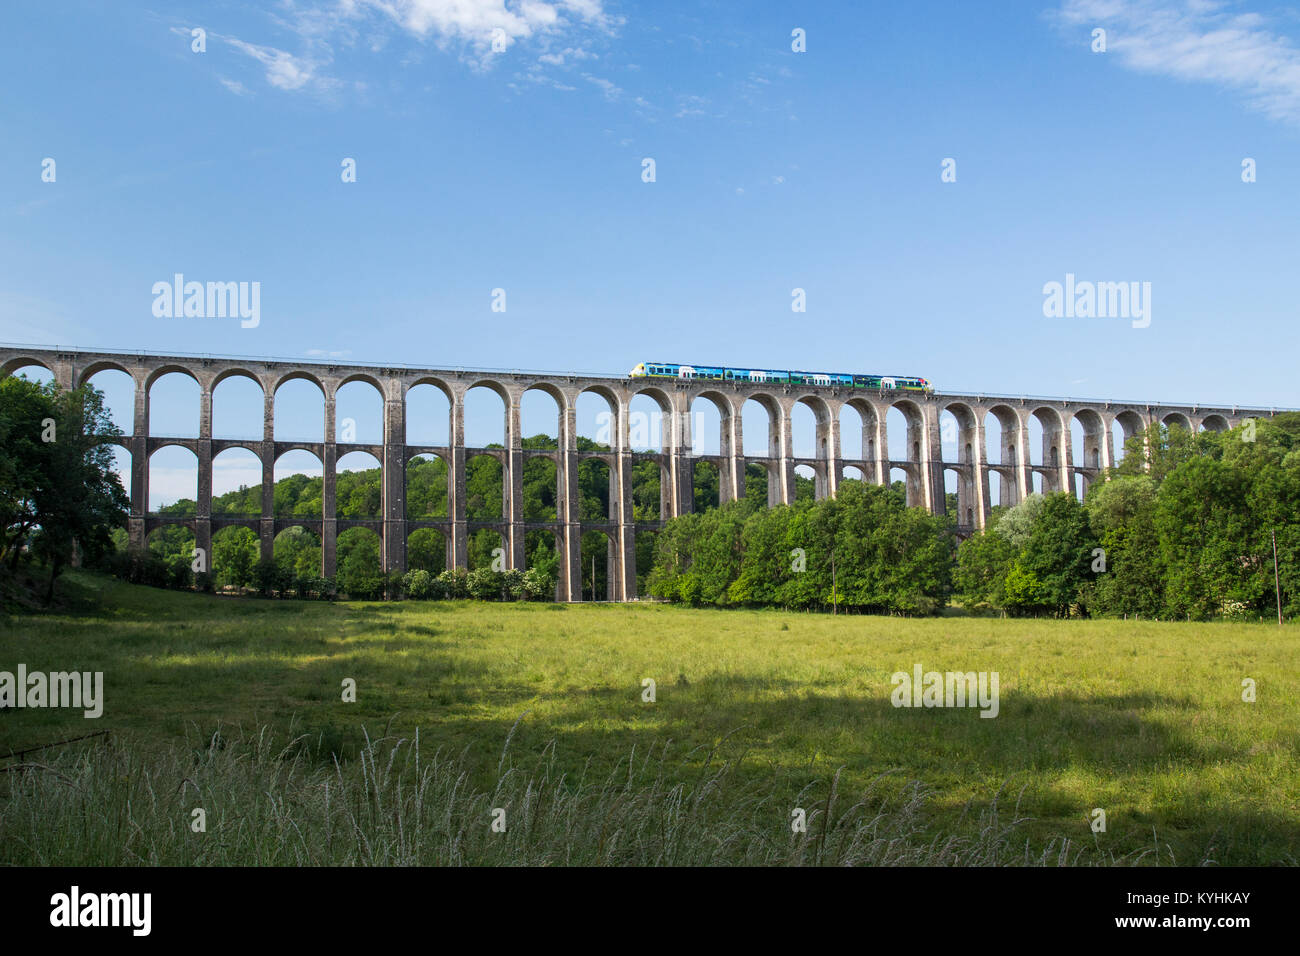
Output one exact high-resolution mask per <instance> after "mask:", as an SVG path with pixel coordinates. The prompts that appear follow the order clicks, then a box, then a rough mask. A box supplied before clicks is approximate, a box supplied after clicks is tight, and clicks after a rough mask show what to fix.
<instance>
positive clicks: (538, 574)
mask: <svg viewBox="0 0 1300 956" xmlns="http://www.w3.org/2000/svg"><path fill="white" fill-rule="evenodd" d="M523 591H524V597H525V599H527V600H529V601H550V600H552V599H553V598H554V597H555V580H554V578H553V577H552V576H551V575H550V574H548V573H547V572H546V571H545V570H543V569H542V568H537V567H533V568H529V569H528V570H527V571H525V572H524V579H523Z"/></svg>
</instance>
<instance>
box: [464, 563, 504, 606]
mask: <svg viewBox="0 0 1300 956" xmlns="http://www.w3.org/2000/svg"><path fill="white" fill-rule="evenodd" d="M466 588H467V589H468V591H469V596H470V597H472V598H475V599H476V600H479V601H499V600H501V597H502V595H503V594H504V592H505V573H504V572H502V571H493V570H492V569H491V568H476V569H475V570H473V571H471V572H470V573H469V577H468V579H467V581H466Z"/></svg>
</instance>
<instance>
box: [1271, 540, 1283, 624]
mask: <svg viewBox="0 0 1300 956" xmlns="http://www.w3.org/2000/svg"><path fill="white" fill-rule="evenodd" d="M1268 536H1269V537H1270V538H1272V539H1273V593H1274V594H1275V595H1276V596H1277V626H1278V627H1281V626H1282V584H1281V581H1280V580H1279V578H1278V576H1277V532H1276V531H1275V530H1272V529H1270V530H1269V532H1268Z"/></svg>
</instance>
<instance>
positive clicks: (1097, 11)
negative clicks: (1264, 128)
mask: <svg viewBox="0 0 1300 956" xmlns="http://www.w3.org/2000/svg"><path fill="white" fill-rule="evenodd" d="M1059 16H1060V19H1061V20H1062V21H1063V22H1064V23H1066V24H1068V25H1071V26H1089V27H1102V28H1104V29H1105V30H1106V55H1107V56H1115V57H1117V58H1118V59H1119V61H1120V63H1122V64H1123V65H1124V66H1126V67H1128V68H1129V69H1132V70H1137V71H1140V72H1143V73H1152V74H1158V75H1162V76H1170V77H1174V78H1176V79H1180V80H1190V81H1198V82H1205V83H1213V84H1216V85H1218V86H1221V87H1224V88H1227V89H1231V90H1234V91H1236V92H1237V93H1239V94H1241V95H1242V96H1244V97H1245V100H1246V102H1247V103H1248V104H1249V105H1250V106H1251V107H1252V108H1254V109H1257V110H1259V111H1260V112H1262V113H1263V114H1264V115H1266V116H1268V117H1270V118H1271V119H1274V120H1279V121H1282V122H1286V123H1292V124H1300V50H1297V49H1296V47H1295V45H1294V44H1293V42H1292V41H1291V40H1290V39H1289V38H1288V37H1286V36H1285V35H1282V34H1280V33H1277V32H1275V31H1274V29H1272V28H1270V26H1269V24H1268V21H1267V20H1266V19H1265V18H1264V17H1262V16H1261V15H1259V14H1256V13H1244V12H1239V11H1237V10H1234V9H1231V8H1230V5H1229V4H1228V3H1225V2H1222V0H1131V2H1124V0H1066V2H1065V3H1064V4H1063V5H1062V7H1061V9H1060V11H1059Z"/></svg>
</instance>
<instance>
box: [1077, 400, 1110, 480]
mask: <svg viewBox="0 0 1300 956" xmlns="http://www.w3.org/2000/svg"><path fill="white" fill-rule="evenodd" d="M1072 418H1073V420H1074V421H1075V422H1078V423H1079V426H1080V428H1081V431H1082V435H1081V438H1082V441H1081V442H1080V443H1079V444H1078V445H1077V446H1076V447H1075V448H1074V449H1073V450H1074V461H1073V462H1072V464H1074V465H1075V466H1076V467H1081V468H1093V469H1098V470H1100V469H1101V468H1103V467H1105V466H1106V463H1107V460H1108V459H1109V458H1110V455H1109V454H1108V453H1106V452H1105V449H1104V446H1105V442H1106V423H1105V422H1103V421H1102V418H1101V415H1100V414H1098V412H1097V410H1096V409H1092V408H1080V409H1078V410H1076V411H1075V413H1074V415H1073V416H1072Z"/></svg>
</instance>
